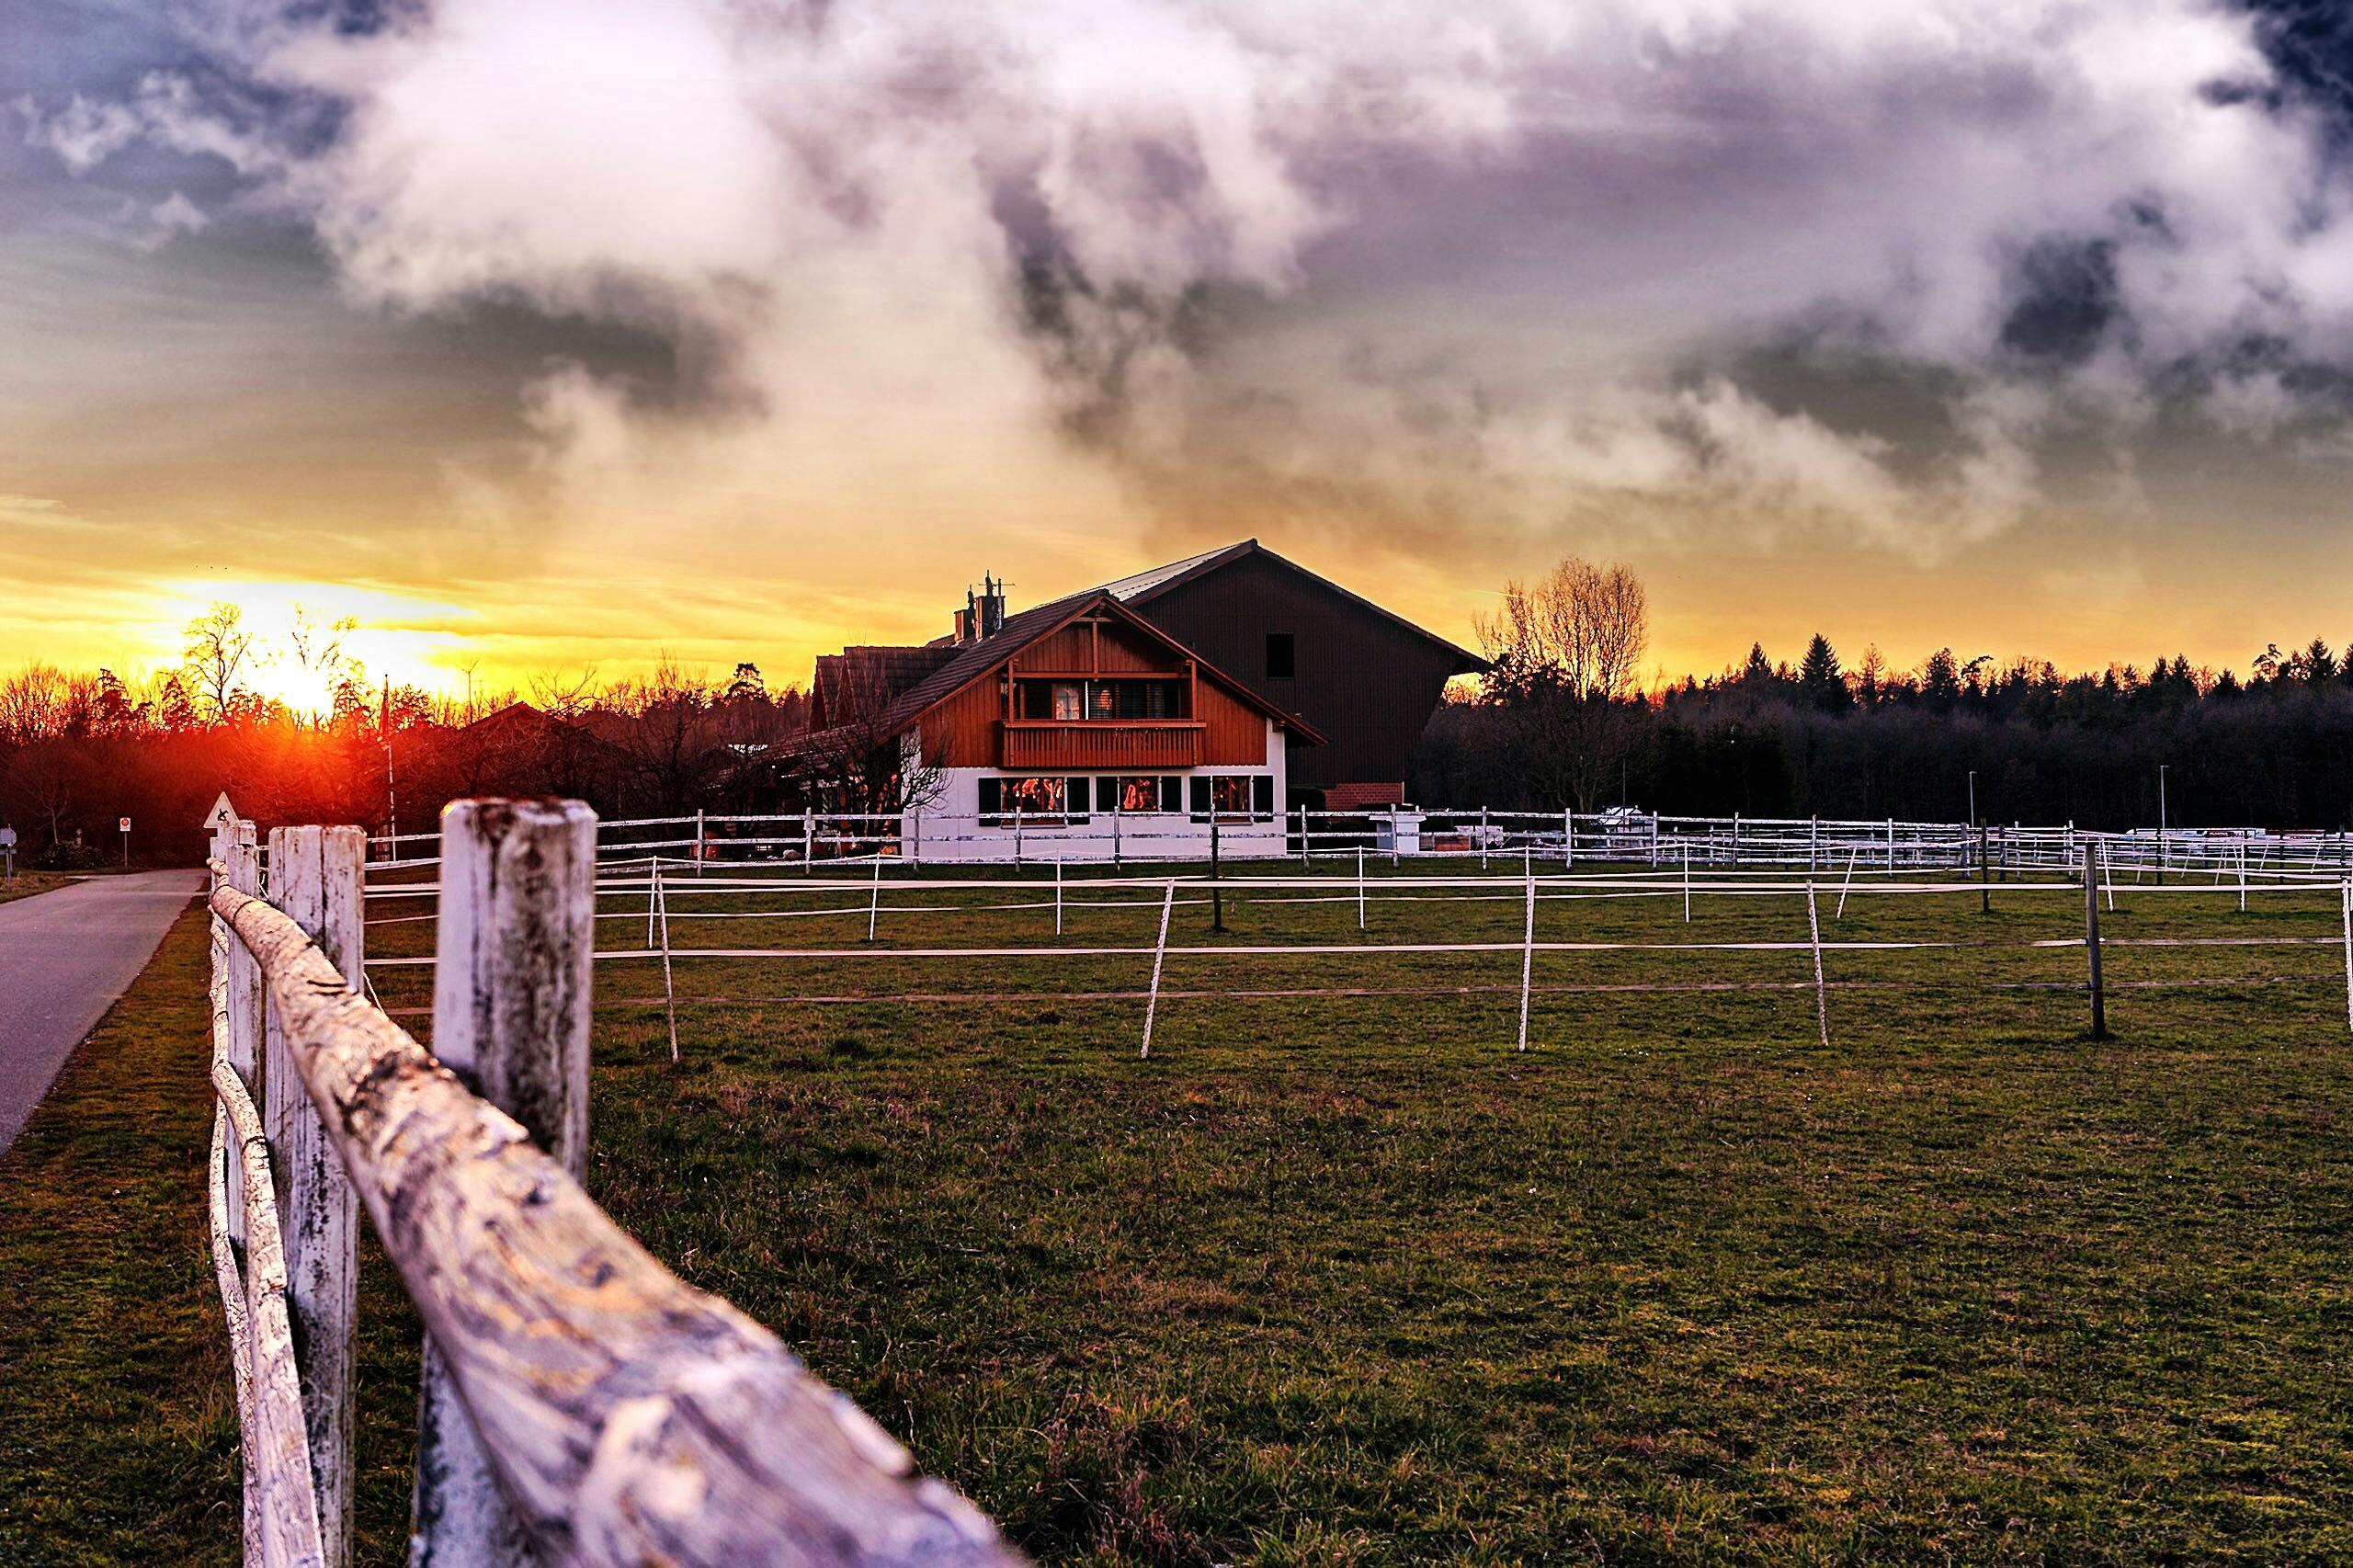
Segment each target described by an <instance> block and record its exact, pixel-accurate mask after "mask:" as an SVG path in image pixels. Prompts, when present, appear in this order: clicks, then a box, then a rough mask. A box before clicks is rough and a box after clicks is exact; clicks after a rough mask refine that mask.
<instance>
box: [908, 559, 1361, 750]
mask: <svg viewBox="0 0 2353 1568" xmlns="http://www.w3.org/2000/svg"><path fill="white" fill-rule="evenodd" d="M1055 608H1063V607H1055ZM1031 613H1033V614H1034V613H1037V612H1031ZM998 641H999V639H995V638H992V639H986V640H983V642H980V643H978V644H976V645H975V646H976V647H977V648H978V649H979V650H983V651H991V644H992V643H994V642H998ZM1002 641H1003V642H1004V644H1005V646H1004V650H1003V656H1002V657H1001V658H995V659H991V660H989V661H987V663H986V665H984V667H983V668H981V669H979V670H978V671H977V672H975V673H974V674H972V676H968V677H967V678H966V679H964V680H963V682H962V683H961V685H960V686H958V687H956V689H954V690H952V691H950V692H949V693H948V694H947V695H945V696H942V697H939V698H938V699H936V700H934V701H932V702H931V703H930V704H929V705H928V706H926V708H924V709H923V710H922V711H920V712H919V713H917V714H915V715H911V718H912V720H913V723H914V726H915V728H916V729H917V730H919V732H920V733H921V737H922V741H921V744H922V750H923V754H924V756H925V759H926V762H927V763H929V764H931V765H933V766H936V767H975V768H1003V769H1007V770H1015V771H1020V770H1030V769H1035V770H1038V771H1040V772H1059V771H1063V770H1070V769H1076V770H1082V771H1115V770H1121V769H1131V768H1132V769H1157V768H1195V767H1219V766H1239V767H1256V766H1259V765H1262V764H1264V763H1265V762H1266V760H1267V724H1268V722H1270V721H1271V722H1274V723H1276V724H1277V725H1279V726H1281V727H1284V728H1290V727H1293V726H1294V724H1295V721H1294V720H1292V718H1291V716H1290V715H1289V714H1287V713H1285V712H1284V711H1283V710H1281V709H1279V708H1278V707H1276V706H1275V705H1273V704H1272V703H1270V702H1268V701H1267V700H1266V699H1263V698H1262V697H1260V696H1258V694H1256V693H1255V692H1253V691H1251V690H1250V689H1249V688H1248V687H1245V686H1244V685H1243V684H1242V683H1241V682H1239V681H1237V680H1235V679H1233V677H1232V676H1228V675H1226V674H1224V673H1223V672H1222V671H1219V670H1217V669H1215V668H1214V667H1212V666H1211V665H1207V664H1206V663H1205V662H1204V661H1202V660H1201V659H1200V658H1199V657H1198V656H1197V655H1195V654H1193V653H1191V652H1190V651H1189V650H1188V649H1186V648H1184V647H1183V646H1181V645H1179V644H1178V643H1176V642H1174V641H1173V640H1172V639H1170V638H1169V637H1168V636H1167V635H1166V634H1165V633H1164V632H1162V631H1158V630H1157V629H1155V628H1154V627H1153V626H1151V625H1150V624H1149V623H1147V622H1146V621H1144V620H1143V619H1142V618H1140V617H1138V616H1137V615H1136V614H1135V612H1133V611H1132V610H1130V609H1128V608H1125V607H1124V606H1122V605H1120V603H1119V601H1118V600H1117V599H1115V598H1113V597H1110V596H1109V595H1108V594H1102V593H1097V594H1092V595H1087V596H1082V597H1080V599H1078V600H1076V601H1072V602H1071V603H1070V606H1069V608H1068V612H1067V614H1066V615H1064V616H1062V617H1060V618H1058V619H1056V620H1055V622H1054V623H1053V624H1051V626H1050V627H1049V628H1048V629H1046V630H1042V631H1039V632H1037V633H1035V634H1033V635H1029V636H1025V637H1006V638H1003V639H1002ZM1299 738H1300V739H1301V740H1302V741H1304V742H1305V743H1306V744H1315V743H1317V742H1318V741H1320V740H1321V738H1322V737H1321V736H1320V735H1318V734H1316V733H1314V732H1313V730H1303V731H1302V734H1301V735H1300V737H1299Z"/></svg>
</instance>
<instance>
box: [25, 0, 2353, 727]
mask: <svg viewBox="0 0 2353 1568" xmlns="http://www.w3.org/2000/svg"><path fill="white" fill-rule="evenodd" d="M2340 10H2341V7H2336V6H2321V5H2316V4H2313V5H2299V4H2278V5H2259V6H2258V5H2247V4H2233V5H2208V4H2197V3H2191V0H1910V3H1908V4H1905V5H1902V6H1888V5H1884V4H1879V3H1842V0H1580V3H1579V4H1576V5H1574V6H1563V5H1561V4H1559V3H1558V0H1450V3H1449V4H1447V5H1445V6H1432V5H1427V4H1422V5H1409V4H1401V3H1396V0H954V3H952V4H951V3H939V0H811V3H799V0H345V3H336V0H273V3H267V4H262V3H253V0H0V667H5V666H6V665H10V664H13V663H15V662H17V661H19V660H24V659H28V658H43V659H51V660H56V661H61V662H65V663H71V664H79V665H93V664H99V663H105V664H110V665H115V666H116V667H118V668H122V667H131V668H138V667H152V666H153V665H158V664H160V663H163V662H165V661H168V660H169V659H170V658H171V657H173V656H174V655H175V653H176V649H177V645H178V641H179V639H178V628H179V626H180V624H181V623H182V622H184V621H185V620H187V619H188V618H189V617H190V616H191V615H192V614H194V613H195V612H196V611H197V610H199V609H200V608H202V607H203V606H204V605H205V604H206V603H208V602H210V601H211V600H213V599H219V598H228V599H232V600H235V601H237V602H240V603H243V604H245V605H247V606H249V607H250V608H251V610H252V613H253V614H254V616H255V618H256V621H257V622H259V623H260V624H262V625H264V626H265V627H267V626H270V625H274V624H278V623H279V622H280V621H282V619H284V618H285V617H287V616H289V615H290V614H291V610H292V607H293V606H295V605H296V604H308V605H310V606H312V607H313V608H315V609H317V610H319V611H321V612H322V613H324V614H327V615H330V616H333V615H349V616H352V617H354V618H356V619H358V621H359V623H360V628H361V630H360V631H358V633H357V634H355V637H354V645H355V647H356V649H357V651H358V653H360V654H361V656H362V657H364V658H366V659H367V660H368V661H369V665H370V666H371V668H372V669H374V670H376V671H377V672H379V673H387V674H390V675H392V676H395V677H396V678H400V679H404V680H417V681H420V682H422V683H425V684H428V685H433V686H437V687H440V688H442V689H451V688H453V687H460V686H462V684H463V682H464V680H465V679H466V678H467V676H466V674H465V673H464V672H466V671H469V670H471V671H472V673H473V676H474V677H475V678H478V679H483V680H488V681H491V682H493V683H515V684H520V683H521V682H523V681H524V680H525V679H526V678H527V677H528V676H529V674H530V673H531V672H534V671H538V670H543V669H556V668H560V669H567V670H576V669H578V668H579V667H581V666H583V665H595V666H597V670H598V671H599V673H600V674H602V675H605V676H623V675H628V674H631V673H635V672H637V671H640V670H642V669H643V668H644V667H646V666H648V665H651V664H652V663H653V662H654V661H655V660H656V659H658V658H660V657H661V656H663V655H664V654H665V653H666V654H670V655H673V656H676V657H677V658H680V659H682V660H684V661H686V662H688V663H690V664H700V665H708V666H710V667H712V668H714V669H718V670H721V671H723V670H725V669H727V668H729V667H731V666H732V665H733V664H734V663H735V662H736V661H737V660H739V659H746V660H751V661H753V662H755V663H756V664H758V665H760V666H761V667H762V669H763V670H764V671H766V672H767V674H768V676H769V677H770V679H771V681H772V682H775V683H779V684H780V683H781V682H782V681H784V680H789V679H800V680H804V681H805V679H806V678H807V671H808V668H809V664H810V660H811V658H812V656H813V654H815V653H819V652H823V651H826V650H828V649H831V648H835V647H838V646H840V645H842V644H843V643H844V642H892V641H904V640H921V639H924V638H928V637H931V636H936V635H938V634H939V633H941V632H944V631H946V630H947V629H948V625H949V613H950V611H951V609H952V608H954V607H955V606H957V605H959V604H961V602H962V597H963V591H964V589H965V587H966V585H968V584H972V583H975V582H977V580H978V579H979V578H980V576H981V574H983V572H984V571H986V572H993V573H995V574H999V575H1001V576H1003V577H1006V578H1007V579H1009V581H1010V583H1011V585H1012V590H1011V591H1012V597H1013V599H1014V602H1015V604H1016V606H1018V605H1019V604H1021V603H1025V602H1030V603H1034V602H1038V601H1040V600H1042V599H1045V598H1048V597H1056V596H1058V595H1060V594H1063V593H1065V592H1068V591H1072V590H1074V589H1076V588H1079V587H1082V586H1085V585H1090V584H1092V583H1096V582H1099V581H1103V580H1107V579H1109V578H1112V577H1117V576H1120V575H1123V574H1127V573H1130V572H1131V571H1135V570H1138V569H1141V568H1142V567H1143V566H1146V565H1149V564H1153V563H1155V562H1161V561H1165V560H1170V559H1175V558H1177V557H1180V556H1183V555H1186V554H1189V553H1192V552H1194V551H1199V550H1202V549H1206V548H1210V547H1211V546H1214V545H1218V544H1222V543H1227V542H1231V541H1232V540H1237V539H1241V538H1245V537H1252V536H1255V537H1257V538H1259V539H1261V540H1264V541H1265V542H1266V543H1267V544H1268V545H1270V546H1271V547H1273V548H1274V549H1276V550H1278V551H1282V552H1283V553H1285V554H1287V555H1289V556H1290V557H1291V558H1293V559H1294V560H1297V561H1300V562H1302V563H1303V564H1306V565H1308V566H1310V567H1313V568H1314V569H1316V570H1319V571H1322V572H1324V573H1326V574H1329V575H1331V576H1333V577H1335V578H1336V579H1338V580H1339V581H1341V582H1343V583H1345V584H1347V585H1349V586H1350V587H1352V588H1355V589H1357V590H1358V591H1360V592H1362V593H1365V594H1367V595H1369V596H1370V597H1374V598H1376V599H1378V600H1380V601H1381V602H1383V603H1385V604H1387V605H1389V606H1391V607H1392V608H1395V609H1397V610H1399V611H1400V612H1402V613H1404V614H1406V615H1408V616H1411V617H1413V618H1415V619H1418V620H1420V621H1422V622H1423V623H1424V624H1426V625H1427V626H1428V627H1430V628H1431V629H1432V630H1434V631H1438V632H1439V633H1441V634H1442V635H1445V636H1449V637H1451V638H1454V639H1456V640H1458V641H1462V642H1472V640H1473V637H1474V632H1473V623H1474V618H1476V617H1477V616H1478V615H1479V614H1480V613H1482V612H1483V610H1484V609H1485V608H1488V607H1489V606H1491V605H1492V603H1493V601H1494V599H1495V595H1496V593H1497V590H1498V589H1499V588H1500V587H1501V585H1503V584H1504V583H1505V582H1506V580H1508V579H1511V578H1514V577H1529V576H1533V575H1536V574H1540V573H1541V572H1542V571H1544V570H1545V568H1546V567H1547V566H1548V565H1549V564H1550V563H1551V562H1553V561H1554V560H1556V559H1558V558H1559V557H1560V556H1562V555H1563V554H1565V553H1576V554H1581V555H1585V556H1586V557H1588V558H1591V559H1595V560H1602V561H1609V560H1616V561H1622V562H1626V563H1628V564H1629V565H1631V566H1632V567H1634V568H1635V569H1636V570H1637V571H1638V572H1639V573H1640V574H1642V575H1643V578H1644V579H1645V580H1646V582H1647V583H1648V585H1649V587H1650V597H1651V603H1652V607H1653V614H1654V662H1655V664H1656V665H1657V666H1658V667H1659V668H1660V669H1661V670H1662V671H1663V672H1664V673H1665V674H1667V675H1670V676H1675V675H1680V674H1682V673H1684V672H1686V671H1691V670H1696V671H1699V672H1701V673H1707V672H1711V671H1714V670H1717V669H1720V668H1722V666H1723V665H1727V664H1729V663H1733V662H1735V661H1737V660H1739V659H1740V658H1741V657H1743V656H1744V655H1745V653H1746V650H1747V648H1748V645H1749V643H1750V642H1751V641H1752V640H1761V641H1762V642H1763V643H1764V645H1765V647H1766V649H1767V651H1768V653H1769V654H1771V655H1773V656H1775V657H1778V658H1786V659H1790V660H1792V661H1794V660H1795V658H1796V657H1797V655H1798V653H1800V652H1801V650H1802V645H1803V642H1804V640H1805V639H1806V637H1807V636H1808V635H1809V634H1811V633H1812V632H1813V631H1817V630H1818V631H1823V632H1824V633H1826V634H1827V635H1828V636H1829V637H1830V638H1831V640H1832V641H1833V642H1834V643H1836V645H1837V646H1838V648H1839V649H1840V650H1841V652H1842V653H1845V654H1846V655H1847V658H1848V660H1849V662H1850V663H1851V662H1852V661H1853V659H1854V658H1855V657H1857V656H1859V653H1860V652H1861V650H1862V648H1863V646H1864V645H1865V644H1866V643H1876V644H1877V645H1879V647H1880V648H1881V650H1882V651H1883V653H1885V655H1886V657H1887V659H1888V660H1889V662H1890V663H1891V664H1893V665H1897V666H1904V665H1915V664H1916V663H1918V662H1919V661H1920V660H1921V659H1922V658H1924V657H1925V656H1926V655H1927V653H1929V652H1931V651H1933V650H1934V649H1936V648H1938V647H1940V646H1946V645H1949V646H1951V647H1953V648H1954V649H1955V650H1956V651H1957V652H1959V653H1961V654H1962V655H1963V656H1964V657H1967V656H1971V655H1973V654H1976V653H1990V654H1993V655H1995V656H1996V657H1997V658H1998V657H2007V656H2010V655H2013V654H2021V653H2024V654H2032V655H2035V656H2040V657H2048V658H2052V659H2054V660H2056V661H2058V662H2059V663H2060V664H2061V665H2064V666H2068V667H2089V668H2097V667H2101V666H2104V665H2107V664H2108V663H2109V661H2110V660H2111V659H2115V660H2124V659H2131V660H2136V661H2138V662H2141V663H2143V664H2145V663H2146V662H2147V660H2148V659H2149V658H2150V657H2151V656H2153V655H2154V654H2156V653H2172V652H2175V651H2177V650H2178V651H2186V652H2187V653H2188V654H2189V656H2190V659H2191V662H2192V663H2193V664H2211V665H2216V666H2222V665H2232V666H2236V667H2238V668H2241V669H2244V668H2245V665H2246V663H2247V661H2248V660H2249V658H2250V657H2251V656H2252V655H2253V654H2254V653H2256V652H2257V651H2259V650H2260V649H2261V648H2262V647H2263V645H2264V644H2265V643H2266V642H2271V641H2278V642H2282V643H2291V642H2303V641H2306V640H2308V639H2309V638H2311V637H2312V636H2314V635H2321V636H2325V637H2326V638H2327V639H2328V640H2329V641H2330V642H2333V643H2342V642H2347V640H2353V593H2348V591H2347V585H2348V584H2353V528H2347V499H2346V498H2347V495H2348V494H2353V489H2349V488H2348V483H2347V482H2348V480H2353V85H2348V80H2349V79H2353V23H2347V22H2346V21H2344V20H2341V19H2339V11H2340Z"/></svg>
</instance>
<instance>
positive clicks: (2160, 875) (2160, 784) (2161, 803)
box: [2157, 762, 2166, 887]
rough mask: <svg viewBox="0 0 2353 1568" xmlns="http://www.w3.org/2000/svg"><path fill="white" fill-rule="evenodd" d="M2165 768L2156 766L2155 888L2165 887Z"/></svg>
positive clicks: (2161, 764) (2161, 765) (2159, 765)
mask: <svg viewBox="0 0 2353 1568" xmlns="http://www.w3.org/2000/svg"><path fill="white" fill-rule="evenodd" d="M2165 767H2166V765H2165V763H2162V762H2161V763H2159V764H2157V886H2159V887H2163V886H2165Z"/></svg>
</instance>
